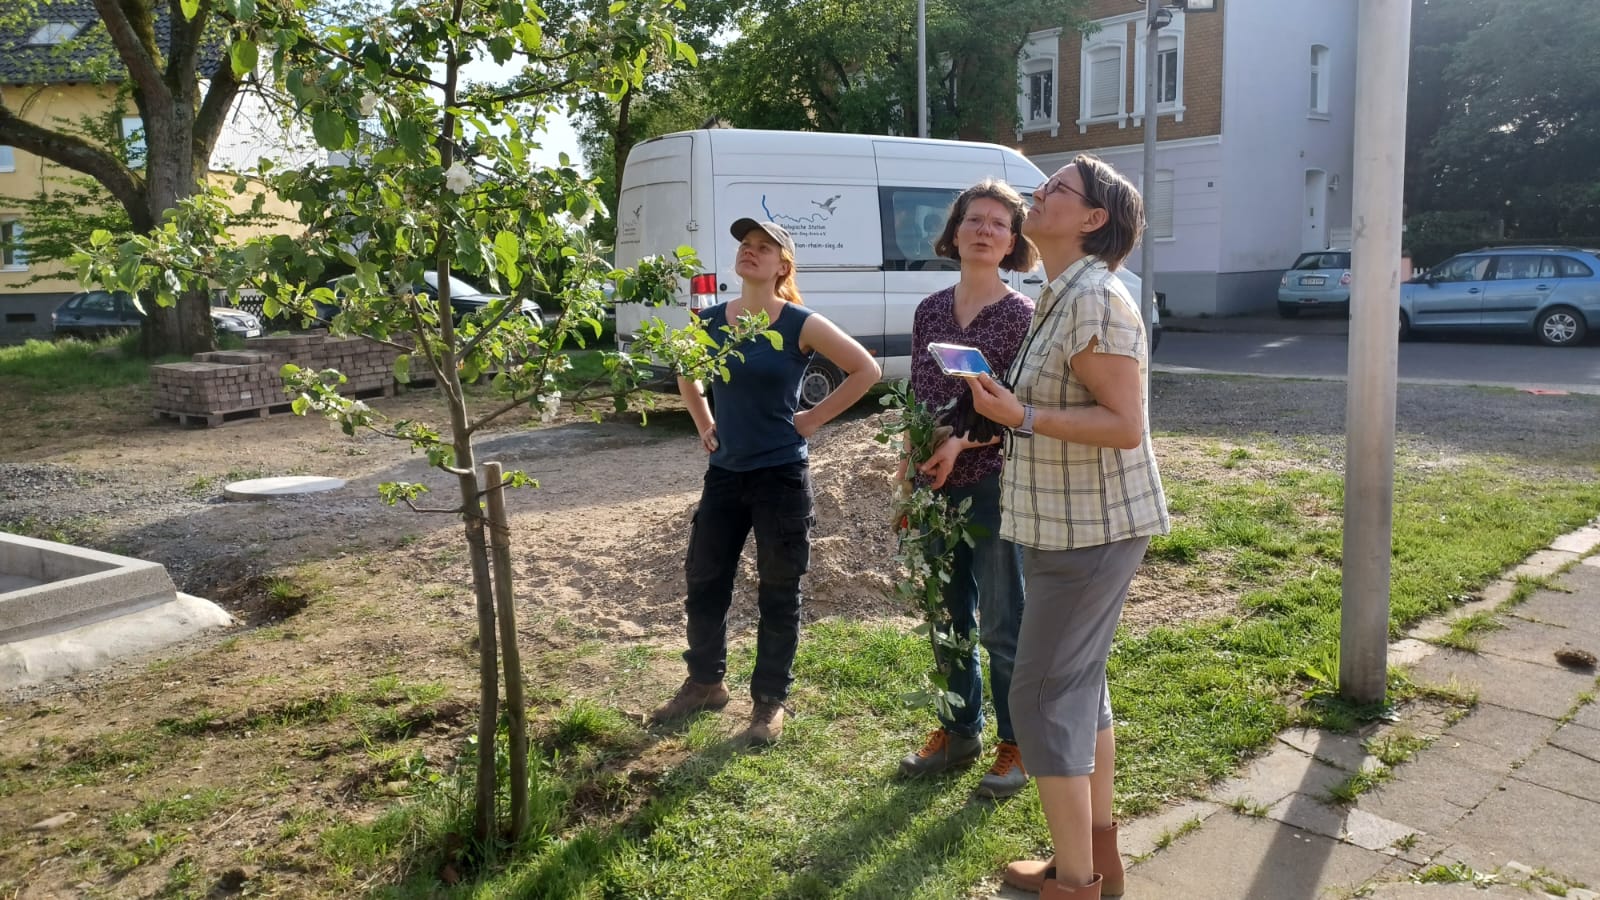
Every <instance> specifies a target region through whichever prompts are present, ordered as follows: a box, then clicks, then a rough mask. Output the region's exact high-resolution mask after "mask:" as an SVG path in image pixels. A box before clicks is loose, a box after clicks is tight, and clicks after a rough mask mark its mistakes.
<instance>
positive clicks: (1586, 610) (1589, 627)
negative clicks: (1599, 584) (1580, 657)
mask: <svg viewBox="0 0 1600 900" xmlns="http://www.w3.org/2000/svg"><path fill="white" fill-rule="evenodd" d="M1595 571H1596V572H1600V569H1596V570H1595ZM1596 591H1597V592H1600V588H1596ZM1512 612H1513V613H1514V614H1515V615H1516V616H1517V618H1520V619H1526V620H1528V621H1530V622H1543V623H1545V624H1547V625H1558V626H1560V627H1562V628H1565V629H1568V630H1569V632H1570V633H1571V634H1572V637H1570V638H1568V640H1571V641H1577V640H1579V639H1580V638H1584V637H1586V638H1589V639H1593V638H1596V637H1600V593H1595V594H1590V593H1589V592H1588V591H1583V592H1574V593H1570V594H1566V593H1558V592H1556V591H1538V592H1536V593H1534V595H1533V596H1532V597H1529V598H1528V599H1527V600H1526V601H1524V602H1523V603H1521V604H1519V605H1518V606H1516V607H1515V608H1514V609H1513V610H1512Z"/></svg>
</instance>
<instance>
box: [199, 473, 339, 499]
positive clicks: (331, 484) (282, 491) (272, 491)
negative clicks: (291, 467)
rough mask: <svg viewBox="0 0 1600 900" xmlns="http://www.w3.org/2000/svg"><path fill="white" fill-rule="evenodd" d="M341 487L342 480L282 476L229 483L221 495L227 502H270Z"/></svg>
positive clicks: (310, 476) (311, 476) (308, 476)
mask: <svg viewBox="0 0 1600 900" xmlns="http://www.w3.org/2000/svg"><path fill="white" fill-rule="evenodd" d="M342 487H344V479H342V478H323V477H319V476H315V475H283V476H279V477H276V478H252V479H250V480H248V481H234V482H230V483H228V484H227V485H225V486H224V487H223V488H222V495H223V496H224V497H227V498H228V499H229V500H271V499H273V498H276V497H293V496H297V495H300V494H316V493H321V492H323V491H336V490H338V489H340V488H342Z"/></svg>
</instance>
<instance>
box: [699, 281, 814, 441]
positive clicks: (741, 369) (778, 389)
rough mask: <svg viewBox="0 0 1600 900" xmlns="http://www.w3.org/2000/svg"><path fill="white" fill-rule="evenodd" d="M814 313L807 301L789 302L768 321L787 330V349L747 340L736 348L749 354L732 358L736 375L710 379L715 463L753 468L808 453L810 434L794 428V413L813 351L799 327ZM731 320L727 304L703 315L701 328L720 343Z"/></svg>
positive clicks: (777, 328) (781, 330)
mask: <svg viewBox="0 0 1600 900" xmlns="http://www.w3.org/2000/svg"><path fill="white" fill-rule="evenodd" d="M811 315H812V312H811V310H809V309H806V308H805V307H803V306H797V305H795V304H793V303H785V304H784V306H783V311H782V312H780V313H779V314H778V319H777V321H775V322H773V323H772V324H771V325H769V326H768V327H769V328H771V329H772V330H773V331H776V332H777V333H778V334H780V335H782V337H783V347H782V349H778V350H774V349H773V347H772V343H771V342H770V341H768V340H767V339H766V338H762V337H758V338H755V339H754V340H750V341H746V342H745V343H743V344H741V345H740V346H739V347H738V348H737V349H738V351H739V352H740V353H742V354H744V359H742V360H741V359H738V358H736V357H729V358H728V373H729V375H731V376H732V377H731V379H730V380H728V381H723V380H722V378H721V377H719V376H713V377H712V378H711V379H710V381H709V382H708V385H709V387H710V389H711V399H712V403H714V404H715V406H716V409H715V410H714V412H713V415H714V417H715V418H716V420H717V443H718V447H717V449H716V450H715V451H714V452H712V454H711V464H712V465H713V466H716V467H717V468H719V469H727V470H729V471H731V472H749V471H751V470H752V469H765V468H767V467H769V466H778V465H783V464H784V463H792V462H799V461H801V460H804V459H806V458H807V457H808V456H809V449H808V448H807V447H806V440H805V438H803V437H801V436H800V434H799V432H797V431H795V430H794V414H795V411H796V410H798V409H799V408H800V376H801V375H803V374H804V373H805V370H806V365H807V364H808V363H810V362H811V354H810V353H802V352H800V329H801V328H802V327H804V326H805V323H806V319H807V318H808V317H810V316H811ZM727 324H728V304H726V303H722V304H719V305H717V306H713V307H711V308H710V309H708V310H706V311H705V312H702V313H701V314H700V325H701V327H703V328H704V329H705V330H706V334H708V335H710V336H711V337H712V339H713V340H715V341H716V342H717V346H719V347H720V346H722V345H723V344H725V343H726V342H727V340H728V334H727V332H725V331H723V330H722V329H723V327H724V326H726V325H727Z"/></svg>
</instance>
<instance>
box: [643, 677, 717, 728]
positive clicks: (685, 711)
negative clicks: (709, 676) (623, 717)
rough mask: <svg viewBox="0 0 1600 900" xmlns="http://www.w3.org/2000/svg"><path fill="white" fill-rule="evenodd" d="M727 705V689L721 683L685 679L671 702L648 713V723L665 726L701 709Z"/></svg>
mask: <svg viewBox="0 0 1600 900" xmlns="http://www.w3.org/2000/svg"><path fill="white" fill-rule="evenodd" d="M727 705H728V689H727V688H726V687H723V685H722V682H720V681H719V682H717V683H716V684H701V683H700V682H698V681H695V680H694V679H693V678H685V679H684V680H683V686H682V687H679V688H678V692H677V693H676V694H674V695H672V699H671V700H668V701H667V702H665V703H663V704H661V705H660V706H658V707H656V708H655V709H654V710H652V711H651V712H650V723H651V724H652V725H665V724H666V723H668V722H675V721H677V720H678V719H681V718H683V717H684V716H687V715H689V714H691V713H697V712H699V711H700V710H702V709H721V708H723V707H724V706H727Z"/></svg>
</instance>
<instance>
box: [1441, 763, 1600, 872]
mask: <svg viewBox="0 0 1600 900" xmlns="http://www.w3.org/2000/svg"><path fill="white" fill-rule="evenodd" d="M1596 823H1600V803H1595V802H1593V801H1590V800H1584V799H1582V798H1579V797H1574V796H1572V795H1570V794H1563V793H1561V792H1560V791H1553V790H1550V789H1549V788H1544V787H1540V786H1538V785H1533V784H1528V783H1526V782H1523V781H1517V780H1515V779H1512V780H1509V781H1507V782H1506V783H1505V789H1504V790H1501V791H1496V792H1494V793H1493V794H1492V795H1491V796H1489V797H1488V798H1487V799H1485V800H1484V801H1483V803H1481V804H1480V805H1479V806H1478V808H1477V809H1475V810H1473V811H1472V814H1471V815H1468V816H1463V817H1462V819H1461V821H1460V822H1458V823H1457V825H1456V828H1455V833H1456V834H1457V835H1458V836H1459V838H1460V840H1461V842H1462V846H1463V847H1465V848H1470V850H1471V852H1472V853H1473V854H1474V855H1471V856H1468V857H1467V858H1466V861H1467V862H1468V863H1470V864H1471V865H1472V867H1473V868H1475V869H1478V870H1479V871H1493V870H1494V869H1497V868H1499V867H1500V866H1503V865H1505V864H1506V863H1507V862H1510V861H1512V860H1515V861H1517V862H1520V863H1522V864H1524V865H1527V866H1531V867H1535V868H1543V869H1546V870H1548V871H1550V872H1554V873H1556V874H1559V875H1561V876H1563V877H1567V878H1573V879H1576V880H1578V881H1579V882H1582V883H1584V884H1600V826H1597V825H1596Z"/></svg>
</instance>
